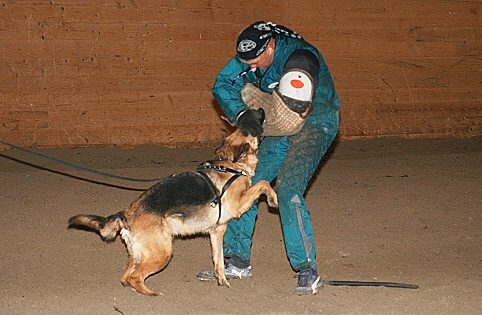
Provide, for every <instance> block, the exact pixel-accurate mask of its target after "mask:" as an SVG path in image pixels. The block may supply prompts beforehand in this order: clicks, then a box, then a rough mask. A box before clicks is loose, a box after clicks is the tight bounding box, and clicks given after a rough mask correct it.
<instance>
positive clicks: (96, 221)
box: [69, 212, 127, 242]
mask: <svg viewBox="0 0 482 315" xmlns="http://www.w3.org/2000/svg"><path fill="white" fill-rule="evenodd" d="M69 228H75V229H79V230H86V231H91V232H96V233H97V234H99V235H100V237H101V238H102V240H103V241H106V242H112V241H114V240H115V239H116V237H117V235H118V234H119V231H120V230H122V229H124V228H127V223H126V218H125V216H124V213H123V212H118V213H116V214H113V215H111V216H108V217H107V218H105V217H101V216H98V215H88V214H79V215H76V216H73V217H71V218H70V219H69Z"/></svg>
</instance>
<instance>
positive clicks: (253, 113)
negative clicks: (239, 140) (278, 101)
mask: <svg viewBox="0 0 482 315" xmlns="http://www.w3.org/2000/svg"><path fill="white" fill-rule="evenodd" d="M263 122H264V110H263V109H262V108H260V109H257V110H256V109H248V110H247V111H245V112H244V113H242V114H241V115H240V116H239V117H238V119H237V120H236V126H237V127H238V128H239V130H241V133H242V134H243V136H247V135H248V134H251V135H252V136H253V137H259V136H261V134H262V133H263Z"/></svg>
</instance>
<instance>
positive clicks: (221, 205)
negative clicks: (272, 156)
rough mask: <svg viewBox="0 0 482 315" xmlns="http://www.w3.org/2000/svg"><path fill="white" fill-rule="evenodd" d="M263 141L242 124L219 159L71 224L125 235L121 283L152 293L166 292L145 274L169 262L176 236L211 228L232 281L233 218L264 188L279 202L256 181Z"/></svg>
mask: <svg viewBox="0 0 482 315" xmlns="http://www.w3.org/2000/svg"><path fill="white" fill-rule="evenodd" d="M258 144H259V139H258V138H257V137H252V136H250V135H248V136H243V135H242V133H241V132H240V131H239V129H236V130H235V131H234V132H233V133H232V134H230V135H229V136H227V137H226V138H225V139H224V140H223V143H222V145H221V146H220V147H219V148H218V149H216V150H215V155H216V160H214V161H209V162H204V163H203V164H201V166H200V167H199V168H198V169H197V170H196V171H192V172H186V173H181V174H177V175H171V176H169V177H166V178H164V179H162V180H161V181H160V182H159V183H157V184H156V185H154V186H153V187H151V188H149V189H148V190H146V191H145V192H144V193H143V194H142V195H141V196H139V197H138V198H137V199H136V200H134V202H133V203H132V204H131V205H130V206H129V207H128V208H127V209H125V210H123V211H120V212H118V213H116V214H113V215H110V216H108V217H101V216H97V215H83V214H79V215H76V216H73V217H71V218H70V219H69V221H68V224H69V228H77V229H81V230H87V231H93V232H96V233H97V234H99V236H100V237H101V238H102V240H103V241H106V242H109V241H114V240H115V239H116V237H117V235H120V237H121V238H122V240H123V241H124V243H125V245H126V248H127V252H128V254H129V259H128V263H127V270H126V272H125V273H124V275H123V276H122V278H121V283H122V284H123V285H124V286H129V287H131V288H132V289H134V290H135V291H137V292H139V293H142V294H145V295H151V296H156V295H162V293H161V292H154V291H152V290H150V289H149V288H147V287H146V285H145V284H144V280H145V279H146V278H147V277H148V276H150V275H152V274H154V273H157V272H159V271H161V270H162V269H164V268H165V267H166V266H167V264H168V263H169V261H170V259H171V257H172V254H173V245H172V243H173V237H175V236H191V235H196V234H209V236H210V241H211V250H212V258H213V262H214V273H215V275H216V277H217V281H218V284H219V285H226V286H227V287H230V285H229V282H228V281H227V279H226V276H225V274H224V255H223V236H224V233H225V232H226V227H227V224H228V222H229V221H230V220H231V219H233V218H236V219H237V218H239V217H241V215H242V214H243V213H245V212H246V211H248V209H249V208H250V207H251V205H252V204H253V202H254V201H255V200H256V199H258V198H259V197H260V195H262V194H265V195H266V196H267V202H268V204H269V205H270V206H272V207H277V206H278V199H277V196H276V193H275V192H274V190H273V189H272V188H271V186H270V185H269V183H268V182H266V181H259V182H257V183H256V184H255V185H253V186H251V177H252V176H253V175H254V172H255V169H256V165H257V163H258V158H257V151H258Z"/></svg>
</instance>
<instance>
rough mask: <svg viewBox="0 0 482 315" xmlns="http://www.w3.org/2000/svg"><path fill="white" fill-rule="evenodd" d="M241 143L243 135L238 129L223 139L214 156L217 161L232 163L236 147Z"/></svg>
mask: <svg viewBox="0 0 482 315" xmlns="http://www.w3.org/2000/svg"><path fill="white" fill-rule="evenodd" d="M242 143H243V135H242V134H241V131H240V130H239V129H236V130H235V131H234V132H233V133H231V134H230V135H229V136H227V137H225V138H224V139H223V142H222V144H221V146H219V147H218V148H217V149H216V150H215V151H214V154H215V155H216V158H217V159H218V160H222V161H233V160H234V158H235V156H236V154H238V152H237V149H236V147H239V146H240V145H241V144H242Z"/></svg>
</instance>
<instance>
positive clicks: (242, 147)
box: [233, 143, 251, 162]
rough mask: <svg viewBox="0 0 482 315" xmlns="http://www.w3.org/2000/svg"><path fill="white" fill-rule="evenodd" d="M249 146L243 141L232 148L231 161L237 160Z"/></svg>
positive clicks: (244, 153)
mask: <svg viewBox="0 0 482 315" xmlns="http://www.w3.org/2000/svg"><path fill="white" fill-rule="evenodd" d="M250 148H251V146H250V145H249V143H243V144H242V145H240V146H237V147H235V148H234V150H233V153H234V158H233V162H237V161H239V160H240V159H241V158H242V157H243V156H245V155H246V152H248V151H249V150H250Z"/></svg>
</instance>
